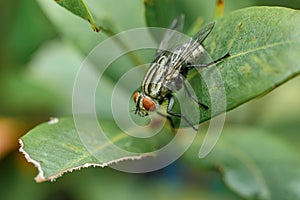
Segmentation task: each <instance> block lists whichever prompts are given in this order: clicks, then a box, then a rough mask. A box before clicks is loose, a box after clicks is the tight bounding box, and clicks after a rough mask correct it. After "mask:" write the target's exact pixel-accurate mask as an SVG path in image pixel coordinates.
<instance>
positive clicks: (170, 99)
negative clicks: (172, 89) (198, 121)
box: [167, 96, 198, 131]
mask: <svg viewBox="0 0 300 200" xmlns="http://www.w3.org/2000/svg"><path fill="white" fill-rule="evenodd" d="M173 106H174V97H173V96H171V97H170V98H169V103H168V108H167V113H168V114H169V115H171V116H174V117H180V118H182V119H184V120H185V121H186V122H187V123H188V124H189V125H190V127H192V128H193V129H194V130H195V131H198V129H196V128H195V127H194V125H193V124H192V122H190V120H189V119H188V118H187V117H186V116H185V115H184V114H181V113H172V112H171V110H172V108H173ZM171 123H172V124H173V122H171Z"/></svg>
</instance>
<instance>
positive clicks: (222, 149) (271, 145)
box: [184, 127, 300, 199]
mask: <svg viewBox="0 0 300 200" xmlns="http://www.w3.org/2000/svg"><path fill="white" fill-rule="evenodd" d="M200 137H202V136H201V135H200V134H199V137H198V138H196V140H195V142H194V144H193V145H192V147H191V148H190V149H189V150H188V151H187V152H186V153H185V156H184V158H185V159H186V160H187V161H189V162H190V163H191V164H192V165H193V166H194V167H196V168H199V169H203V168H204V167H205V168H209V169H211V168H215V169H217V170H218V171H220V172H221V174H222V176H223V180H224V181H225V183H226V185H227V186H228V187H229V188H230V189H232V190H233V191H235V192H236V193H237V194H239V195H241V196H243V197H244V198H247V199H299V198H300V193H299V188H300V187H299V186H300V185H299V184H300V171H299V167H300V157H299V154H298V152H297V151H296V150H295V149H294V148H293V147H292V146H291V145H289V144H288V143H286V142H285V141H284V140H282V139H280V138H278V137H276V136H274V134H272V133H268V132H266V131H262V130H257V129H251V128H246V127H239V128H237V127H236V128H228V129H224V131H223V134H222V136H221V138H220V140H219V142H218V143H217V145H216V146H215V147H214V149H213V150H212V152H211V153H210V154H209V155H208V156H207V157H205V158H204V159H196V158H197V157H198V156H197V155H198V152H199V146H200V144H201V143H200V142H201V141H202V140H201V139H200Z"/></svg>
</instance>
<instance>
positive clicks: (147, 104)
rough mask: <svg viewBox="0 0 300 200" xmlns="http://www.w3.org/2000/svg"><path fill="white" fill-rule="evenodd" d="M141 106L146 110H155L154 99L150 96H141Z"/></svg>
mask: <svg viewBox="0 0 300 200" xmlns="http://www.w3.org/2000/svg"><path fill="white" fill-rule="evenodd" d="M143 106H144V108H145V109H146V110H147V111H152V112H153V111H155V110H156V105H155V103H154V101H153V100H152V99H150V98H147V97H145V98H143Z"/></svg>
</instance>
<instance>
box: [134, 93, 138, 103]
mask: <svg viewBox="0 0 300 200" xmlns="http://www.w3.org/2000/svg"><path fill="white" fill-rule="evenodd" d="M138 96H139V93H138V92H136V93H134V95H133V100H134V103H136V101H137V97H138Z"/></svg>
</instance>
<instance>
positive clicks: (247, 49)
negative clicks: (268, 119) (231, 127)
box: [173, 7, 300, 124]
mask: <svg viewBox="0 0 300 200" xmlns="http://www.w3.org/2000/svg"><path fill="white" fill-rule="evenodd" d="M299 35H300V12H299V11H296V10H292V9H288V8H279V7H252V8H246V9H241V10H238V11H235V12H232V13H231V14H229V15H227V16H225V17H224V18H222V19H220V20H219V21H217V22H216V25H215V27H214V29H213V31H212V32H211V34H210V35H209V36H208V38H207V39H206V40H205V41H204V46H205V48H206V49H207V52H208V53H209V55H210V56H211V57H212V59H213V60H216V59H218V58H220V57H222V56H223V55H225V54H226V53H228V52H229V53H230V55H231V56H230V57H229V58H227V59H225V60H223V61H222V62H219V63H217V67H216V68H215V67H210V68H208V69H203V70H202V78H201V77H200V76H199V72H198V71H196V70H195V71H191V73H190V74H189V75H188V79H189V83H190V84H191V85H192V87H193V89H194V91H195V93H196V96H197V97H198V99H199V100H200V101H201V102H202V103H204V104H206V105H208V106H209V107H210V108H211V109H208V110H205V109H203V108H200V112H201V118H200V122H203V121H206V120H209V119H210V118H211V116H215V115H217V114H218V113H221V112H224V111H228V110H232V109H233V108H235V107H237V106H239V105H241V104H243V103H245V102H247V101H250V100H251V99H254V98H256V97H258V96H262V95H264V94H267V93H268V92H270V91H271V90H273V89H274V88H276V87H278V86H279V85H281V84H283V83H284V82H286V81H288V80H290V79H291V78H293V77H294V76H297V75H298V74H299V72H300V65H299V61H298V52H300V37H299ZM224 104H225V105H224ZM212 109H213V110H212ZM173 120H177V122H176V124H178V119H176V118H174V119H173ZM194 123H197V122H194Z"/></svg>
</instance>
